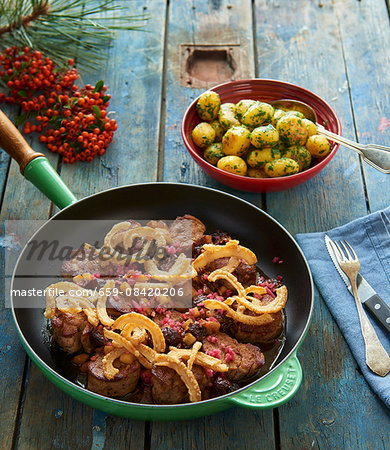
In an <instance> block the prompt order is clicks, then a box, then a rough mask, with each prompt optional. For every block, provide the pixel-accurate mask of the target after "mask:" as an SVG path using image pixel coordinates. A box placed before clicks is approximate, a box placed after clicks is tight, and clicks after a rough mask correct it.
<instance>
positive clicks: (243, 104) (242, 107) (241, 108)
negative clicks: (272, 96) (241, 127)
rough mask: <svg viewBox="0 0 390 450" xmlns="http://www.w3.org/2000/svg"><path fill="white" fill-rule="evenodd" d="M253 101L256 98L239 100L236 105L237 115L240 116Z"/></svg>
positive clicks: (254, 101)
mask: <svg viewBox="0 0 390 450" xmlns="http://www.w3.org/2000/svg"><path fill="white" fill-rule="evenodd" d="M254 103H256V100H240V101H239V102H238V103H237V105H236V112H237V116H238V117H240V118H241V117H242V116H243V115H244V114H245V113H246V111H247V109H248V108H249V107H250V106H252V105H253V104H254Z"/></svg>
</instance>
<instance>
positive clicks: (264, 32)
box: [256, 0, 389, 448]
mask: <svg viewBox="0 0 390 450" xmlns="http://www.w3.org/2000/svg"><path fill="white" fill-rule="evenodd" d="M321 4H322V7H319V6H318V5H319V3H317V2H304V3H303V2H300V1H291V2H289V8H285V7H284V5H283V2H280V1H276V0H275V1H268V2H263V1H258V2H256V23H257V33H256V34H257V49H258V66H259V68H260V69H259V75H260V76H262V77H268V78H279V79H283V80H286V81H290V82H293V83H297V84H300V85H303V86H304V87H306V88H308V89H311V90H313V91H314V92H316V93H317V94H319V95H320V96H322V97H323V98H325V99H326V100H328V101H329V102H330V103H331V105H332V106H333V107H334V108H335V110H336V111H337V112H338V114H339V116H340V119H341V121H342V124H343V130H344V132H343V134H344V135H345V136H347V137H351V138H352V137H353V135H354V128H353V116H352V112H351V108H350V101H349V97H348V89H347V88H348V84H347V77H346V73H345V68H344V60H343V52H342V46H341V41H340V35H339V33H338V29H337V27H335V24H334V17H335V10H334V8H333V5H332V2H330V1H323V2H321ZM266 202H267V211H268V212H269V213H270V214H271V215H273V216H274V217H275V218H276V219H278V220H280V221H281V223H282V224H283V225H285V226H286V227H287V229H289V231H291V232H292V233H297V232H305V231H315V230H324V229H328V228H331V227H334V226H336V225H341V224H342V223H345V222H347V221H349V220H351V219H353V218H355V217H358V216H361V215H364V214H365V213H366V205H365V200H364V190H363V182H362V179H361V176H360V167H359V161H358V159H357V158H356V157H355V155H353V154H352V153H348V151H347V150H345V149H340V151H339V152H338V154H337V155H336V157H335V158H334V159H333V160H332V161H331V162H330V164H329V165H328V166H327V167H326V168H325V170H324V171H323V172H321V173H320V174H319V175H317V176H316V177H315V178H314V179H312V180H310V181H309V182H307V183H305V184H304V185H302V186H299V187H297V188H295V189H292V190H290V191H287V192H283V193H275V194H267V197H266ZM299 357H300V360H301V363H302V366H303V371H304V380H303V384H302V387H301V389H300V390H299V392H298V394H297V395H296V396H295V397H294V399H293V400H292V401H290V402H289V403H288V404H286V405H284V406H282V407H281V408H279V420H280V425H279V428H280V443H281V447H282V448H308V447H315V448H324V447H329V446H331V447H333V448H335V447H340V448H356V447H357V446H361V447H360V448H365V447H367V448H370V447H372V445H373V443H374V442H375V443H377V442H378V448H382V447H383V443H384V441H383V440H382V441H381V439H383V437H382V436H381V434H379V435H378V430H380V429H383V430H384V429H386V427H388V423H389V422H388V412H387V411H385V409H384V407H383V405H382V404H381V402H380V401H379V400H378V399H377V398H376V397H375V396H374V395H373V394H372V392H371V391H370V389H369V388H368V386H367V384H366V382H365V380H364V379H363V378H362V376H361V375H360V374H359V372H358V371H357V368H356V364H355V361H354V360H353V358H352V356H351V354H350V352H349V349H348V348H347V346H346V344H345V342H344V340H343V338H342V336H341V334H340V331H339V329H338V327H337V326H336V325H335V323H334V321H333V320H332V319H331V316H330V313H329V311H328V309H327V308H326V306H325V304H324V302H323V300H322V299H321V297H319V295H318V292H316V303H315V310H314V317H313V320H312V324H311V328H310V330H309V333H308V336H307V338H306V340H305V342H304V344H303V346H302V348H301V350H300V352H299ZM362 404H364V408H362V406H361V405H362ZM351 418H352V419H351ZM374 420H375V422H376V423H377V424H380V425H378V426H375V427H373V421H374Z"/></svg>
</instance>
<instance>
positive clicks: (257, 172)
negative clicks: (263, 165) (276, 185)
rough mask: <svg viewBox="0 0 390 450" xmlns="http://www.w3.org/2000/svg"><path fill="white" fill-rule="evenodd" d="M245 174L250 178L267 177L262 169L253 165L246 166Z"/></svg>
mask: <svg viewBox="0 0 390 450" xmlns="http://www.w3.org/2000/svg"><path fill="white" fill-rule="evenodd" d="M247 175H248V177H252V178H268V175H267V174H266V173H265V171H264V169H255V168H254V167H248V172H247Z"/></svg>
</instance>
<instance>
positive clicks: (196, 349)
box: [187, 342, 202, 370]
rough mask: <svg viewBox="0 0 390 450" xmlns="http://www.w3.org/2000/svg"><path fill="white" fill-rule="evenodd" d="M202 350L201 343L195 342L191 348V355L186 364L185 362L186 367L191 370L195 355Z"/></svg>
mask: <svg viewBox="0 0 390 450" xmlns="http://www.w3.org/2000/svg"><path fill="white" fill-rule="evenodd" d="M201 348H202V343H201V342H195V343H194V345H193V346H192V348H191V354H190V357H189V358H188V362H187V367H188V368H189V369H190V370H192V366H193V364H194V361H195V358H196V355H197V354H198V352H199V350H200V349H201Z"/></svg>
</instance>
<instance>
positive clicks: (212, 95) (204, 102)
mask: <svg viewBox="0 0 390 450" xmlns="http://www.w3.org/2000/svg"><path fill="white" fill-rule="evenodd" d="M220 106H221V99H220V98H219V95H218V94H217V93H216V92H214V91H206V92H204V93H203V94H202V95H201V96H200V97H199V100H198V102H197V103H196V111H197V113H198V115H199V117H200V118H201V119H203V120H214V119H216V118H217V116H218V111H219V107H220Z"/></svg>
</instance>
